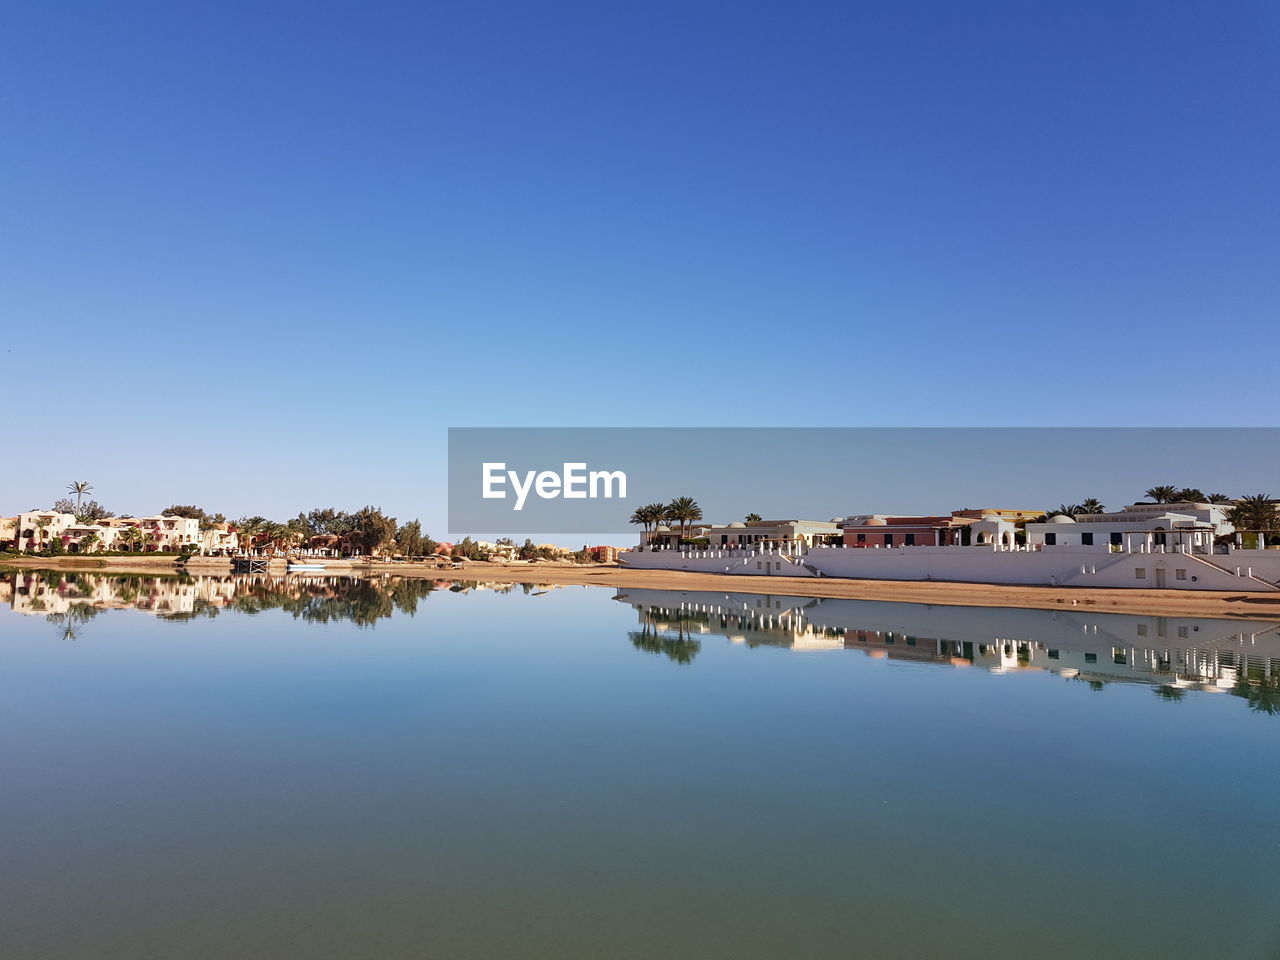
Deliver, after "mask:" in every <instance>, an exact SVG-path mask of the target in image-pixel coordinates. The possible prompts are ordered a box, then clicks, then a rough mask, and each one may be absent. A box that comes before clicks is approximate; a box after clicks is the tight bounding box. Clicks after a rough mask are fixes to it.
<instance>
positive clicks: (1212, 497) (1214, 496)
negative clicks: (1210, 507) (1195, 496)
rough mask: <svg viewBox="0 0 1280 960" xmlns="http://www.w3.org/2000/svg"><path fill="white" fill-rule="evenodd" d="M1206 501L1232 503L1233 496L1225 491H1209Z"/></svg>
mask: <svg viewBox="0 0 1280 960" xmlns="http://www.w3.org/2000/svg"><path fill="white" fill-rule="evenodd" d="M1204 502H1205V503H1231V502H1232V501H1231V498H1230V497H1228V496H1227V495H1226V494H1225V493H1209V494H1206V495H1205V498H1204Z"/></svg>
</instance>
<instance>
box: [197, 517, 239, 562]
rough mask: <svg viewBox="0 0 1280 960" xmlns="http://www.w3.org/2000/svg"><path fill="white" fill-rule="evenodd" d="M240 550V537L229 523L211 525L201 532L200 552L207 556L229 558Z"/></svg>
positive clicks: (207, 525)
mask: <svg viewBox="0 0 1280 960" xmlns="http://www.w3.org/2000/svg"><path fill="white" fill-rule="evenodd" d="M239 548H240V537H239V535H238V534H237V533H236V531H235V528H234V527H233V526H232V525H231V524H229V523H209V524H206V526H205V529H203V530H201V531H200V552H201V553H203V554H205V555H206V556H213V557H229V556H231V555H232V554H233V553H235V552H236V550H238V549H239Z"/></svg>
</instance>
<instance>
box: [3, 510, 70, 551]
mask: <svg viewBox="0 0 1280 960" xmlns="http://www.w3.org/2000/svg"><path fill="white" fill-rule="evenodd" d="M75 522H76V518H75V516H74V515H72V514H70V513H57V512H55V511H53V510H30V511H28V512H26V513H20V514H18V516H17V524H16V530H17V533H16V535H15V537H14V548H15V549H16V550H17V551H18V552H19V553H26V552H27V551H30V550H44V549H46V548H47V547H48V546H49V545H50V544H51V543H53V540H54V538H55V537H61V536H62V534H63V531H65V530H66V529H67V527H70V526H72V525H73V524H74V523H75Z"/></svg>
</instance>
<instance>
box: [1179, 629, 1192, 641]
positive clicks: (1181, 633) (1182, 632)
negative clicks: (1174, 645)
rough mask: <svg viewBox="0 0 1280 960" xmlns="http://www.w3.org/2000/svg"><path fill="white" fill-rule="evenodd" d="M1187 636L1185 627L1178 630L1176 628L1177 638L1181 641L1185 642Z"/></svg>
mask: <svg viewBox="0 0 1280 960" xmlns="http://www.w3.org/2000/svg"><path fill="white" fill-rule="evenodd" d="M1188 636H1190V634H1189V633H1188V632H1187V628H1186V627H1179V628H1178V637H1179V638H1180V639H1182V640H1186V639H1187V637H1188Z"/></svg>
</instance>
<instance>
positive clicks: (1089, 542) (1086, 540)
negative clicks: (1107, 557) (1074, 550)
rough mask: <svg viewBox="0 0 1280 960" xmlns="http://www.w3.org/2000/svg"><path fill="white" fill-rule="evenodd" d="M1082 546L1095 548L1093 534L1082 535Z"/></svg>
mask: <svg viewBox="0 0 1280 960" xmlns="http://www.w3.org/2000/svg"><path fill="white" fill-rule="evenodd" d="M1080 545H1081V546H1082V547H1092V546H1093V534H1092V533H1082V534H1080Z"/></svg>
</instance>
